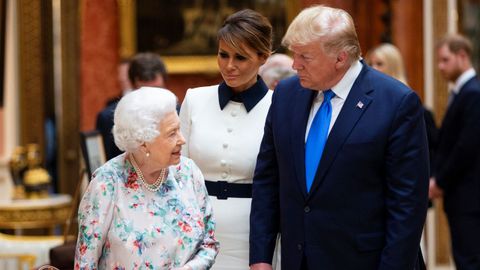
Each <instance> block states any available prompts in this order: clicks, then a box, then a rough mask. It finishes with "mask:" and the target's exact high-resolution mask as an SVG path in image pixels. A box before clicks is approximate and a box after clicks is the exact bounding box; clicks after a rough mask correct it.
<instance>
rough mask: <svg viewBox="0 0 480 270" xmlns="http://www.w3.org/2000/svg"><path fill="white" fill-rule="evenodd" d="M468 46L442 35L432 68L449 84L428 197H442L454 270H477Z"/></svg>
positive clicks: (476, 127) (476, 151)
mask: <svg viewBox="0 0 480 270" xmlns="http://www.w3.org/2000/svg"><path fill="white" fill-rule="evenodd" d="M471 55H472V44H471V42H470V41H469V40H468V39H466V38H465V37H463V36H461V35H458V34H456V35H447V36H446V37H444V38H443V39H442V40H440V41H439V42H438V44H437V61H438V69H439V70H440V73H441V74H442V76H443V77H444V78H445V79H447V80H448V81H449V82H452V83H454V85H453V88H452V89H451V92H450V97H451V98H450V99H449V106H448V109H447V112H446V114H445V118H444V119H443V123H442V126H441V129H440V137H439V140H438V146H437V152H436V155H435V159H434V167H433V168H434V169H433V177H432V179H431V180H430V194H429V195H430V197H431V198H436V197H440V196H442V195H443V197H444V209H445V213H446V214H447V219H448V223H449V227H450V234H451V239H452V251H453V258H454V259H455V264H456V267H457V269H458V270H463V269H480V82H479V80H478V78H477V76H476V73H475V70H474V69H473V67H472V62H471V60H470V59H471Z"/></svg>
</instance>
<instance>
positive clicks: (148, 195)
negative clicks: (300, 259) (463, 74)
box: [75, 87, 218, 270]
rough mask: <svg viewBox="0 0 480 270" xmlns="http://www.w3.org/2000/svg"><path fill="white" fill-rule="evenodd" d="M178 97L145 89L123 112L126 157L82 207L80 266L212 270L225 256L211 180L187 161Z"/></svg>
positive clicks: (102, 172) (98, 179)
mask: <svg viewBox="0 0 480 270" xmlns="http://www.w3.org/2000/svg"><path fill="white" fill-rule="evenodd" d="M175 106H176V97H175V95H174V94H173V93H172V92H170V91H168V90H165V89H161V88H152V87H143V88H140V89H139V90H136V91H133V92H131V93H129V94H128V95H126V96H124V97H123V98H122V99H121V100H120V102H119V103H118V106H117V108H116V110H115V115H114V127H113V134H114V138H115V143H116V144H117V146H118V147H119V148H120V149H121V150H124V151H125V153H123V154H121V155H119V156H117V157H115V158H113V159H111V160H110V161H108V162H107V163H106V164H104V165H103V166H101V167H100V168H98V169H97V170H96V171H95V172H94V174H93V176H92V181H91V182H90V184H89V186H88V189H87V191H86V193H85V195H84V197H83V199H82V201H81V203H80V207H79V215H78V216H79V217H78V221H79V233H78V241H77V248H76V254H75V269H182V270H187V269H191V270H194V269H195V270H196V269H209V268H210V267H211V266H212V264H213V262H214V260H215V257H216V255H217V253H218V242H217V241H216V239H215V235H214V229H215V222H214V219H213V215H212V207H211V205H210V200H209V197H208V194H207V190H206V188H205V183H204V178H203V175H202V173H201V172H200V170H199V169H198V167H197V166H196V165H195V163H194V162H193V161H192V160H190V159H188V158H184V157H181V155H180V151H181V148H182V145H183V144H185V139H184V137H183V135H182V134H181V132H180V121H179V118H178V116H177V113H176V110H175Z"/></svg>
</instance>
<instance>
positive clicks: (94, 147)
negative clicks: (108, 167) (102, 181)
mask: <svg viewBox="0 0 480 270" xmlns="http://www.w3.org/2000/svg"><path fill="white" fill-rule="evenodd" d="M80 137H81V140H80V142H81V147H82V155H83V160H84V162H85V169H86V171H87V174H88V179H91V178H92V174H93V172H94V171H95V170H96V169H98V168H99V167H100V166H102V165H103V164H104V163H105V162H106V161H107V159H106V155H105V148H104V146H103V139H102V135H101V134H100V132H98V131H96V130H94V131H86V132H80Z"/></svg>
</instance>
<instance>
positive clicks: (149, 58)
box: [96, 52, 167, 159]
mask: <svg viewBox="0 0 480 270" xmlns="http://www.w3.org/2000/svg"><path fill="white" fill-rule="evenodd" d="M128 79H129V80H130V83H131V84H132V86H133V90H135V89H138V88H140V87H142V86H152V87H165V81H166V79H167V70H166V68H165V64H164V63H163V61H162V59H161V58H160V56H159V55H157V54H155V53H150V52H147V53H139V54H136V55H135V56H134V57H133V58H132V59H131V60H130V63H129V67H128ZM130 91H131V90H130ZM124 94H126V93H124ZM117 104H118V100H114V101H112V102H109V103H108V104H107V106H106V107H105V108H104V109H103V110H102V111H101V112H99V113H98V115H97V122H96V129H97V130H98V131H99V132H100V133H101V134H102V138H103V144H104V147H105V155H106V157H107V159H111V158H114V157H116V156H118V155H120V154H121V153H122V151H120V149H118V147H117V145H116V144H115V141H114V140H113V134H112V128H113V114H114V112H115V109H116V108H117Z"/></svg>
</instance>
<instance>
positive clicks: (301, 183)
mask: <svg viewBox="0 0 480 270" xmlns="http://www.w3.org/2000/svg"><path fill="white" fill-rule="evenodd" d="M314 97H315V91H312V90H307V89H305V88H301V87H300V88H298V91H297V93H296V96H295V98H296V100H295V102H294V104H295V105H294V110H293V112H294V113H293V117H292V122H291V123H292V125H291V127H292V132H290V134H291V138H290V141H291V145H292V148H291V150H292V156H293V162H294V164H295V172H296V176H297V177H296V179H297V181H298V187H300V189H301V190H300V191H301V193H302V194H303V196H304V197H307V186H306V183H305V131H306V129H307V122H308V116H309V114H310V107H311V104H312V100H313V99H314Z"/></svg>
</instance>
